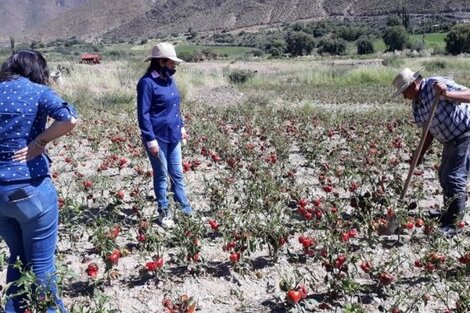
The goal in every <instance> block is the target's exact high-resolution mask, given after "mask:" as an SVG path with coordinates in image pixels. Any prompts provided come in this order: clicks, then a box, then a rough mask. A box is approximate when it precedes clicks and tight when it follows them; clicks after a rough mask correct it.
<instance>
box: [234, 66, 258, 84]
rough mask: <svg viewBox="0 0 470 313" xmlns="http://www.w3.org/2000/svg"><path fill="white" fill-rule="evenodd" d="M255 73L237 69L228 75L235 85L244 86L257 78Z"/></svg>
mask: <svg viewBox="0 0 470 313" xmlns="http://www.w3.org/2000/svg"><path fill="white" fill-rule="evenodd" d="M255 73H256V72H254V71H248V70H239V69H235V70H232V71H231V72H230V73H228V75H227V76H228V79H229V81H230V82H231V83H233V84H243V83H246V82H247V81H248V80H249V79H251V78H253V76H255Z"/></svg>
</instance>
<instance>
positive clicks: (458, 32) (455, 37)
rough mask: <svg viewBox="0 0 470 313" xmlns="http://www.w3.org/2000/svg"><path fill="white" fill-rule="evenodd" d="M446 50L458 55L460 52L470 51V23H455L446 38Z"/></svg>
mask: <svg viewBox="0 0 470 313" xmlns="http://www.w3.org/2000/svg"><path fill="white" fill-rule="evenodd" d="M445 41H446V51H447V52H448V53H450V54H453V55H457V54H460V53H469V52H470V25H469V24H457V25H454V26H453V27H452V28H451V30H450V32H449V33H448V34H447V37H446V38H445Z"/></svg>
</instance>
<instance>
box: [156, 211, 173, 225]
mask: <svg viewBox="0 0 470 313" xmlns="http://www.w3.org/2000/svg"><path fill="white" fill-rule="evenodd" d="M157 223H158V224H160V226H161V227H162V228H164V229H169V228H173V227H174V226H175V222H174V221H173V217H172V216H171V213H169V212H161V213H160V215H158V218H157Z"/></svg>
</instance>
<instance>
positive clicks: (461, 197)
mask: <svg viewBox="0 0 470 313" xmlns="http://www.w3.org/2000/svg"><path fill="white" fill-rule="evenodd" d="M466 202H467V194H465V193H460V194H455V195H453V196H451V197H447V196H444V205H445V206H447V211H446V212H445V213H444V214H443V215H442V216H441V218H440V220H439V223H440V226H441V227H447V226H455V224H456V223H457V222H458V221H460V220H461V219H463V216H464V214H465V204H466Z"/></svg>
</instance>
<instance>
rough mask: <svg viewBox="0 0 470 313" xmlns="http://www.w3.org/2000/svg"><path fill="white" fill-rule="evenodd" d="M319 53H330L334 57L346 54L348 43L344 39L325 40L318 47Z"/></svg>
mask: <svg viewBox="0 0 470 313" xmlns="http://www.w3.org/2000/svg"><path fill="white" fill-rule="evenodd" d="M318 46H319V49H318V52H319V53H329V54H332V55H342V54H345V53H346V41H345V40H344V39H341V38H339V39H331V38H329V39H323V40H321V41H320V44H319V45H318Z"/></svg>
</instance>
